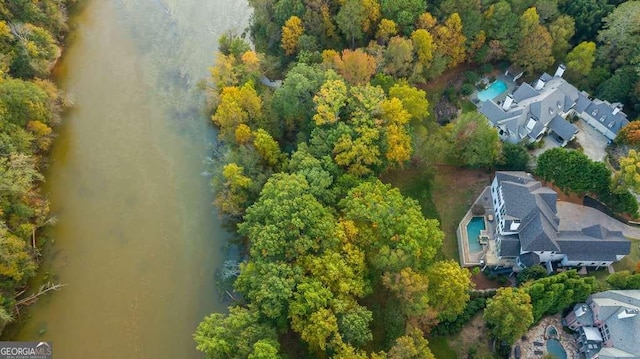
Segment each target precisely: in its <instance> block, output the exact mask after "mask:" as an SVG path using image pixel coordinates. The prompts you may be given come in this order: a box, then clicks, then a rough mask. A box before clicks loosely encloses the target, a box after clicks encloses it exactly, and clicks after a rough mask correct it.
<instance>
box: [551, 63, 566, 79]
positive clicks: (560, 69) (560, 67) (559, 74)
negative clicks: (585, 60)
mask: <svg viewBox="0 0 640 359" xmlns="http://www.w3.org/2000/svg"><path fill="white" fill-rule="evenodd" d="M566 69H567V66H565V65H564V64H560V65H558V69H557V70H556V73H555V75H553V76H554V77H562V75H563V74H564V70H566Z"/></svg>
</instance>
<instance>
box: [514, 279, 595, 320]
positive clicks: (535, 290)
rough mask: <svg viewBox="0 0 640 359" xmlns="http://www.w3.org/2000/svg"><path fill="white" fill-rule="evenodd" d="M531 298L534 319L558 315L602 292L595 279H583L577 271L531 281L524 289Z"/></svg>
mask: <svg viewBox="0 0 640 359" xmlns="http://www.w3.org/2000/svg"><path fill="white" fill-rule="evenodd" d="M521 289H522V290H523V291H525V292H526V293H527V294H529V296H530V298H531V304H532V306H533V319H534V320H535V321H538V320H540V319H541V318H542V317H543V316H545V315H552V314H556V313H558V312H560V311H562V310H563V309H565V308H567V307H568V306H570V305H571V304H573V303H576V302H584V301H585V300H586V299H587V297H588V296H589V294H591V293H594V292H597V291H598V290H600V286H599V284H598V282H597V281H596V279H595V278H594V277H582V276H580V275H579V274H578V273H577V272H576V271H575V270H571V271H566V272H562V273H560V274H556V275H552V276H549V277H544V278H540V279H537V280H535V281H532V282H531V281H530V282H528V283H526V284H525V285H524V286H523V287H522V288H521Z"/></svg>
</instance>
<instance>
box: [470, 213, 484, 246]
mask: <svg viewBox="0 0 640 359" xmlns="http://www.w3.org/2000/svg"><path fill="white" fill-rule="evenodd" d="M483 230H485V226H484V217H473V218H471V221H469V224H467V240H468V241H469V252H471V253H477V252H481V251H482V245H480V242H479V241H478V236H480V231H483Z"/></svg>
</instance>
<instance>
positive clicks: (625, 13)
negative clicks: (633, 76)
mask: <svg viewBox="0 0 640 359" xmlns="http://www.w3.org/2000/svg"><path fill="white" fill-rule="evenodd" d="M603 22H604V25H603V27H602V30H601V31H600V32H599V33H598V41H599V42H600V43H601V44H602V45H601V47H600V49H599V50H600V56H601V58H602V59H604V60H605V62H606V63H607V64H609V66H610V67H611V68H612V69H616V68H618V67H620V66H625V65H629V64H631V63H632V62H633V61H638V60H637V59H638V58H639V56H640V48H639V47H640V46H638V43H640V2H638V1H626V2H624V3H623V4H621V5H620V6H618V7H617V8H615V10H613V12H612V13H611V14H609V15H608V16H607V17H605V18H604V20H603Z"/></svg>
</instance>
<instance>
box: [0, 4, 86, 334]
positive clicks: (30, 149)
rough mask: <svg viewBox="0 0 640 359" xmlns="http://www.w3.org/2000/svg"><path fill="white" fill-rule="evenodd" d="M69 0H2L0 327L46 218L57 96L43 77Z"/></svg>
mask: <svg viewBox="0 0 640 359" xmlns="http://www.w3.org/2000/svg"><path fill="white" fill-rule="evenodd" d="M74 3H75V0H24V1H3V2H2V3H0V331H1V330H2V329H3V328H4V327H5V325H6V324H7V323H8V322H10V321H12V320H13V315H14V310H15V303H16V302H15V296H16V294H17V293H18V291H19V290H21V289H22V288H24V287H25V285H26V283H27V281H28V280H29V279H30V278H31V277H33V275H34V274H35V273H36V268H37V263H38V256H39V252H40V249H41V248H42V244H43V243H42V241H41V240H40V239H41V234H40V231H39V230H40V229H41V228H42V227H43V226H45V225H46V224H47V223H50V222H51V218H50V217H49V203H48V201H47V199H46V198H45V197H44V196H43V195H42V193H41V192H40V188H39V187H40V184H41V183H42V181H43V180H44V178H43V176H42V174H41V171H42V170H43V169H44V166H45V165H46V158H45V155H46V153H47V150H48V149H49V147H50V145H51V141H52V138H53V135H54V133H53V130H52V129H53V128H54V127H55V125H56V124H57V122H58V119H59V114H60V111H61V108H62V107H63V106H64V102H65V101H63V97H62V96H61V94H60V92H59V91H58V89H57V88H56V86H55V85H54V84H53V83H52V82H50V81H49V80H47V78H48V77H49V75H50V72H51V70H52V68H53V66H54V64H55V62H56V61H57V59H58V57H59V56H60V53H61V46H62V40H63V39H64V36H65V34H66V32H67V30H68V27H67V9H68V7H69V6H71V5H73V4H74Z"/></svg>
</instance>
